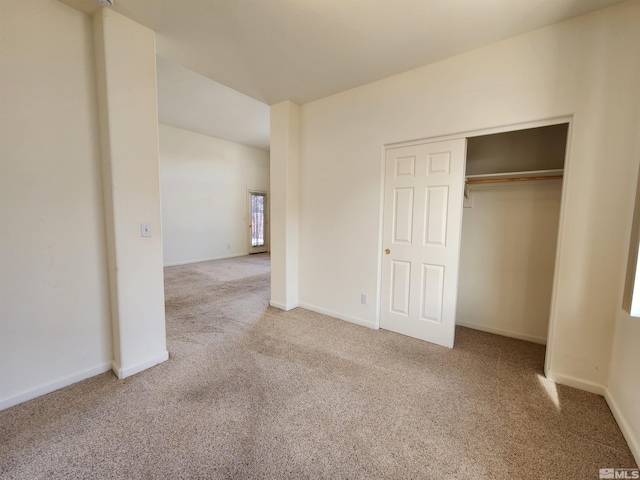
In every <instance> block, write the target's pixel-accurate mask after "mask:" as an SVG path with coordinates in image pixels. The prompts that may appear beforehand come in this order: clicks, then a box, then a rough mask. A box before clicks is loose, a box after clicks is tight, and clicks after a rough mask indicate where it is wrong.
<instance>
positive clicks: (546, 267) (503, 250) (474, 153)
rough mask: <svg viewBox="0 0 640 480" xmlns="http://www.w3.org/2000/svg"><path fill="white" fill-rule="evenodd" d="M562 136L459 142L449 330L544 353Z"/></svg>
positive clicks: (525, 133) (560, 127) (553, 128)
mask: <svg viewBox="0 0 640 480" xmlns="http://www.w3.org/2000/svg"><path fill="white" fill-rule="evenodd" d="M568 131H569V124H568V123H562V124H557V125H550V126H544V127H538V128H529V129H525V130H517V131H510V132H505V133H497V134H491V135H482V136H476V137H469V138H468V139H467V155H466V173H465V176H466V179H465V197H464V208H463V214H462V239H461V246H460V269H459V280H458V299H457V309H456V310H457V315H456V324H457V325H461V326H464V327H469V328H473V329H477V330H483V331H486V332H490V333H495V334H499V335H504V336H508V337H513V338H517V339H521V340H527V341H531V342H535V343H539V344H544V345H546V343H547V335H548V328H549V316H550V309H551V299H552V291H553V280H554V272H555V263H556V245H557V240H558V228H559V223H560V222H559V220H560V209H561V203H562V184H563V182H562V178H563V171H564V163H565V154H566V149H567V137H568Z"/></svg>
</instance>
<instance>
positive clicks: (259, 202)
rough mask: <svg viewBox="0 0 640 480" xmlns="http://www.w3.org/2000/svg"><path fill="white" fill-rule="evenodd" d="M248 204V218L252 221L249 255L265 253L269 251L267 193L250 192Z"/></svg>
mask: <svg viewBox="0 0 640 480" xmlns="http://www.w3.org/2000/svg"><path fill="white" fill-rule="evenodd" d="M247 204H248V209H249V211H248V216H249V218H250V219H251V224H250V225H249V228H250V229H251V235H250V236H249V237H250V238H249V253H264V252H266V251H267V250H268V249H269V226H268V213H267V212H268V208H267V192H261V191H257V190H249V199H248V202H247Z"/></svg>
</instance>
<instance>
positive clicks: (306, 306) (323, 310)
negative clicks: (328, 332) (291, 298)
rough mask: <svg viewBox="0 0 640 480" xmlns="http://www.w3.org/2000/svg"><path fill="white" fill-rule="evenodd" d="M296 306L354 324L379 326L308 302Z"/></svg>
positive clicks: (369, 326)
mask: <svg viewBox="0 0 640 480" xmlns="http://www.w3.org/2000/svg"><path fill="white" fill-rule="evenodd" d="M298 306H299V307H300V308H304V309H305V310H311V311H312V312H316V313H321V314H322V315H327V316H329V317H333V318H337V319H339V320H344V321H345V322H349V323H355V324H356V325H360V326H362V327H367V328H371V329H373V330H378V329H379V328H380V327H379V326H378V325H377V324H376V323H375V322H370V321H369V320H364V319H362V318H358V317H352V316H351V315H344V314H342V313H338V312H334V311H331V310H327V309H326V308H322V307H317V306H315V305H309V304H308V303H300V304H299V305H298Z"/></svg>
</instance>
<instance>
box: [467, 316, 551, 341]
mask: <svg viewBox="0 0 640 480" xmlns="http://www.w3.org/2000/svg"><path fill="white" fill-rule="evenodd" d="M456 325H460V326H461V327H467V328H472V329H474V330H480V331H482V332H488V333H495V334H496V335H502V336H504V337H511V338H517V339H518V340H525V341H527V342H533V343H538V344H540V345H546V344H547V339H546V338H544V337H534V336H533V335H526V334H524V333H518V332H512V331H511V330H503V329H502V328H495V327H489V326H487V325H480V324H478V323H472V322H461V321H459V320H457V321H456Z"/></svg>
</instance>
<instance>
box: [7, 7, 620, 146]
mask: <svg viewBox="0 0 640 480" xmlns="http://www.w3.org/2000/svg"><path fill="white" fill-rule="evenodd" d="M0 1H1V0H0ZM60 1H62V2H64V3H67V4H69V5H71V6H73V7H74V8H78V9H79V10H82V11H85V12H90V11H91V10H92V9H95V8H96V4H95V1H94V0H60ZM114 1H115V5H114V7H113V9H114V10H115V11H117V12H119V13H121V14H123V15H125V16H127V17H129V18H131V19H133V20H135V21H136V22H138V23H141V24H143V25H146V26H147V27H149V28H151V29H152V30H154V31H155V32H156V43H157V52H158V55H159V57H160V58H159V61H158V83H159V108H160V121H161V122H163V123H168V124H170V125H175V126H179V127H182V128H187V129H189V130H195V131H197V132H201V133H206V134H208V135H211V136H215V137H218V138H223V139H226V140H231V141H237V142H239V143H246V144H249V145H262V147H261V148H265V147H264V145H265V138H264V129H265V127H266V129H267V130H268V128H269V127H268V115H266V114H265V113H264V112H265V111H268V109H267V110H264V109H265V108H266V104H268V105H273V104H275V103H278V102H281V101H283V100H292V101H294V102H296V103H299V104H302V103H306V102H309V101H312V100H316V99H319V98H323V97H326V96H328V95H331V94H334V93H338V92H341V91H344V90H348V89H350V88H354V87H357V86H360V85H364V84H366V83H370V82H373V81H376V80H380V79H383V78H386V77H389V76H391V75H394V74H397V73H401V72H404V71H407V70H411V69H413V68H417V67H420V66H422V65H426V64H429V63H432V62H435V61H438V60H441V59H444V58H447V57H451V56H453V55H457V54H460V53H463V52H465V51H469V50H472V49H475V48H479V47H481V46H484V45H488V44H491V43H494V42H497V41H499V40H502V39H506V38H509V37H513V36H516V35H520V34H523V33H526V32H529V31H532V30H535V29H538V28H542V27H545V26H548V25H551V24H554V23H558V22H561V21H564V20H567V19H570V18H572V17H575V16H578V15H582V14H585V13H588V12H591V11H593V10H597V9H600V8H604V7H607V6H610V5H613V4H615V3H620V2H621V1H622V0H114ZM180 65H181V66H182V67H186V68H182V67H180ZM187 69H189V70H192V71H193V72H197V73H198V74H200V75H196V74H195V73H193V72H189V71H188V70H187ZM203 77H207V78H208V79H210V80H211V81H210V82H207V80H206V79H205V78H203ZM223 85H226V86H227V87H230V89H233V90H236V91H237V92H242V93H243V94H244V95H238V94H237V92H233V91H231V90H229V89H226V88H224V87H223ZM248 97H251V98H253V99H255V100H257V101H258V102H255V103H253V104H252V103H251V101H250V100H251V99H250V98H248ZM234 100H235V101H236V102H234ZM259 102H263V104H262V105H260V104H259ZM254 112H262V113H256V115H257V116H256V117H254V116H253V115H254ZM265 115H266V116H265ZM258 118H259V119H262V120H257V119H258ZM260 121H263V122H266V123H262V124H261V125H260V126H256V125H254V123H255V122H258V123H259V122H260ZM234 125H235V126H236V127H237V128H233V126H234ZM247 126H251V128H254V127H255V130H254V131H250V129H249V128H247ZM249 137H251V138H249ZM234 139H235V140H234Z"/></svg>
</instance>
